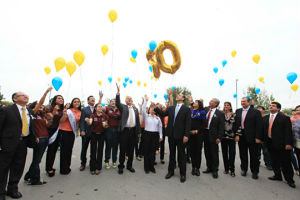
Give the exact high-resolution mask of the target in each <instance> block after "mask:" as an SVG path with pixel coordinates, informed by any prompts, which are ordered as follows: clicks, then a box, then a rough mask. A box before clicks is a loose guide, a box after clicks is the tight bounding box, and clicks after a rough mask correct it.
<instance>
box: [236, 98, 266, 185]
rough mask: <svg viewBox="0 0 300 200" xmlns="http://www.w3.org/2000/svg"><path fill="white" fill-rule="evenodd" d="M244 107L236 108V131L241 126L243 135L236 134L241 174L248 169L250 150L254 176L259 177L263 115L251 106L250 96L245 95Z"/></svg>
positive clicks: (242, 101) (242, 102)
mask: <svg viewBox="0 0 300 200" xmlns="http://www.w3.org/2000/svg"><path fill="white" fill-rule="evenodd" d="M241 105H242V108H240V109H237V110H236V116H235V123H234V124H233V131H234V133H236V132H237V130H238V129H239V128H241V136H236V138H235V141H238V142H239V150H240V159H241V170H242V172H241V175H242V176H246V175H247V171H248V150H249V153H250V169H251V172H252V178H253V179H258V173H259V160H258V144H257V143H260V141H261V139H262V138H261V137H262V117H261V114H260V112H259V111H258V110H256V109H255V108H252V107H250V98H248V97H243V98H242V100H241Z"/></svg>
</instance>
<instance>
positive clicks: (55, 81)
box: [52, 76, 63, 91]
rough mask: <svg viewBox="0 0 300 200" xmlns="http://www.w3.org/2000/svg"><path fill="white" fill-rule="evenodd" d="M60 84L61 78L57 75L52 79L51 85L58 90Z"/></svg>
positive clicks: (61, 82)
mask: <svg viewBox="0 0 300 200" xmlns="http://www.w3.org/2000/svg"><path fill="white" fill-rule="evenodd" d="M62 84H63V80H62V79H61V78H60V77H58V76H57V77H54V78H53V79H52V85H53V87H54V89H55V90H56V91H58V90H59V88H60V87H61V86H62Z"/></svg>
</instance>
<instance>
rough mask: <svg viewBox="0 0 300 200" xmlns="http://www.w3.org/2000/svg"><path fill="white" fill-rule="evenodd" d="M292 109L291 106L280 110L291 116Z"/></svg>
mask: <svg viewBox="0 0 300 200" xmlns="http://www.w3.org/2000/svg"><path fill="white" fill-rule="evenodd" d="M293 110H294V109H293V108H284V109H282V110H281V112H283V113H285V114H287V115H288V116H292V114H293Z"/></svg>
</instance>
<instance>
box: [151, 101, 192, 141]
mask: <svg viewBox="0 0 300 200" xmlns="http://www.w3.org/2000/svg"><path fill="white" fill-rule="evenodd" d="M175 108H176V106H169V107H168V109H167V110H166V111H165V112H163V111H162V110H160V109H159V108H155V109H154V111H155V112H156V113H158V114H159V115H160V116H162V117H165V116H168V124H167V128H166V136H169V137H174V138H175V139H182V138H183V136H186V137H189V136H190V130H191V113H190V109H189V108H188V107H187V106H185V105H182V106H181V108H180V109H179V111H178V113H177V116H176V119H175V122H174V117H175Z"/></svg>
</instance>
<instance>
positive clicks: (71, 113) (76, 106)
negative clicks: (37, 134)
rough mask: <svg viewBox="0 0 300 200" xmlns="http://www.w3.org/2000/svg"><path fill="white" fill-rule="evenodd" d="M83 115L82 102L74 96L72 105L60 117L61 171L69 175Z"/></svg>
mask: <svg viewBox="0 0 300 200" xmlns="http://www.w3.org/2000/svg"><path fill="white" fill-rule="evenodd" d="M80 116H81V102H80V99H79V98H74V99H73V100H72V102H71V104H70V107H66V108H65V109H64V110H63V116H62V118H61V119H60V127H59V134H60V135H61V149H60V173H61V174H64V175H67V174H69V173H70V172H71V168H70V166H71V160H72V150H73V146H74V141H75V137H77V136H79V129H78V128H79V120H80Z"/></svg>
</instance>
